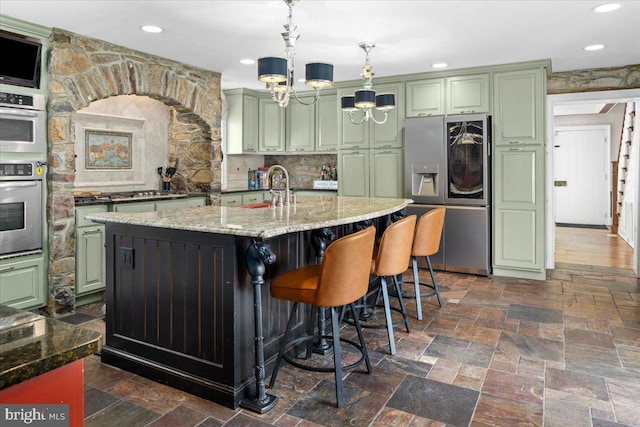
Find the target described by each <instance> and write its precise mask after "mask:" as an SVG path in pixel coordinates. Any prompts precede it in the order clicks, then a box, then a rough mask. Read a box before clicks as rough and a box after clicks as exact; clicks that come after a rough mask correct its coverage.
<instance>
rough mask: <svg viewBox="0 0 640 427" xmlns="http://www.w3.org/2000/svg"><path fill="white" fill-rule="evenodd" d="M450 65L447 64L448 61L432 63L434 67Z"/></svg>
mask: <svg viewBox="0 0 640 427" xmlns="http://www.w3.org/2000/svg"><path fill="white" fill-rule="evenodd" d="M448 66H449V64H447V63H446V62H436V63H435V64H432V65H431V67H432V68H447V67H448Z"/></svg>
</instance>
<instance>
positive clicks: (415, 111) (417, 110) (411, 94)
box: [406, 79, 445, 117]
mask: <svg viewBox="0 0 640 427" xmlns="http://www.w3.org/2000/svg"><path fill="white" fill-rule="evenodd" d="M406 86H407V102H406V110H407V117H423V116H443V115H444V111H445V110H444V104H445V103H444V93H445V92H444V90H445V85H444V79H426V80H418V81H414V82H407V85H406Z"/></svg>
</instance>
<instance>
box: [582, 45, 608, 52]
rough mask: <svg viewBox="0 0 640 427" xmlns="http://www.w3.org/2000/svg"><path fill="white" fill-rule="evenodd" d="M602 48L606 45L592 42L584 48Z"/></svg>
mask: <svg viewBox="0 0 640 427" xmlns="http://www.w3.org/2000/svg"><path fill="white" fill-rule="evenodd" d="M600 49H604V45H603V44H592V45H589V46H585V47H584V50H589V51H591V50H600Z"/></svg>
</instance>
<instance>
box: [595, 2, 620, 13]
mask: <svg viewBox="0 0 640 427" xmlns="http://www.w3.org/2000/svg"><path fill="white" fill-rule="evenodd" d="M621 7H622V5H621V4H620V3H605V4H601V5H600V6H597V7H594V8H593V11H594V12H598V13H606V12H613V11H614V10H618V9H620V8H621Z"/></svg>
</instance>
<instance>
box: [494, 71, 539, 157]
mask: <svg viewBox="0 0 640 427" xmlns="http://www.w3.org/2000/svg"><path fill="white" fill-rule="evenodd" d="M544 77H545V74H544V70H543V69H542V68H535V69H530V70H521V71H507V72H497V73H494V75H493V90H494V95H493V103H494V118H493V120H494V143H495V144H496V145H518V144H543V143H544V105H545V104H544V96H545V93H546V90H545V86H544V85H545V79H544Z"/></svg>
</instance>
